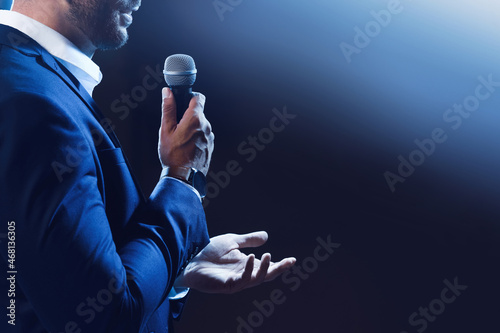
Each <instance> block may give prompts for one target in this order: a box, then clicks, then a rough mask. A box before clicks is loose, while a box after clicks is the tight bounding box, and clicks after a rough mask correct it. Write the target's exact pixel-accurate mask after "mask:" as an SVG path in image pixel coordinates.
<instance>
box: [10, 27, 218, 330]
mask: <svg viewBox="0 0 500 333" xmlns="http://www.w3.org/2000/svg"><path fill="white" fill-rule="evenodd" d="M8 221H14V222H15V226H16V269H17V272H18V273H17V275H16V283H17V288H16V297H15V300H16V326H15V327H13V326H10V325H7V324H6V322H7V320H5V318H4V319H2V320H1V323H0V325H1V326H0V328H1V331H2V332H10V331H15V332H54V333H55V332H75V333H76V332H93V333H96V332H167V330H168V328H167V326H168V325H169V319H171V318H172V317H177V316H178V315H179V311H180V309H182V304H172V306H170V305H171V304H169V303H170V302H169V300H168V299H167V294H168V292H169V290H170V288H171V287H172V284H173V282H174V280H175V277H176V276H177V274H178V273H179V271H180V269H181V267H182V266H183V265H184V264H185V263H186V262H187V260H188V259H189V258H190V257H192V256H193V255H195V254H196V252H198V251H200V250H201V249H202V248H203V247H204V246H206V245H207V244H208V242H209V238H208V232H207V227H206V221H205V215H204V212H203V208H202V205H201V203H200V201H199V199H198V197H197V196H196V195H195V194H194V193H193V191H192V190H190V189H189V188H188V187H187V186H185V185H184V184H182V183H180V182H178V181H176V180H172V179H168V178H165V179H163V180H161V181H160V182H159V183H158V184H157V186H156V188H155V190H154V192H153V193H152V195H151V196H150V197H149V198H148V199H145V198H144V197H143V195H142V192H141V190H140V188H139V186H138V185H137V182H136V181H135V180H134V177H133V175H132V173H131V171H130V167H129V165H128V162H127V160H126V157H125V156H124V154H123V152H122V150H121V147H120V145H119V142H118V140H117V139H116V137H115V135H114V133H113V132H112V129H111V128H110V126H109V123H108V122H107V121H106V119H104V117H103V115H102V113H101V112H100V111H99V109H98V108H97V106H96V105H95V102H94V101H93V100H92V98H91V97H90V96H89V95H88V94H87V92H86V91H85V90H84V89H83V88H82V87H81V86H80V85H79V83H78V81H76V79H75V78H74V77H73V76H72V75H71V74H70V73H69V72H68V71H67V70H66V69H65V68H64V67H63V66H62V65H61V64H60V63H59V62H58V61H57V60H56V59H55V58H54V57H52V56H51V55H50V54H49V53H48V52H47V51H46V50H44V49H43V48H42V47H41V46H40V45H38V44H37V43H36V42H35V41H33V40H32V39H30V38H29V37H28V36H26V35H24V34H22V33H20V32H18V31H17V30H15V29H12V28H10V27H6V26H2V25H0V233H6V232H7V222H8ZM0 241H2V242H1V243H0V253H1V257H2V260H1V262H2V267H3V268H2V274H4V273H3V272H6V263H7V244H6V243H7V242H6V241H5V239H0ZM0 290H2V291H1V295H2V297H1V299H2V303H1V307H2V308H3V309H5V307H6V306H7V302H8V298H7V297H6V296H7V295H6V292H4V291H7V290H8V285H7V281H6V279H5V278H1V279H0ZM171 309H176V311H174V313H171V312H172V311H171ZM2 317H5V315H2ZM4 328H5V329H4Z"/></svg>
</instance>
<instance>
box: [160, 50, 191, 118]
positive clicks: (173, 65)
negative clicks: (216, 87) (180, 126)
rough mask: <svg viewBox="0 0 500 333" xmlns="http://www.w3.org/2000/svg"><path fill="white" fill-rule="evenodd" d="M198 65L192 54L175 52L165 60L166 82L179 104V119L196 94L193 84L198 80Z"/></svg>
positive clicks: (164, 72)
mask: <svg viewBox="0 0 500 333" xmlns="http://www.w3.org/2000/svg"><path fill="white" fill-rule="evenodd" d="M196 73H197V70H196V65H195V63H194V60H193V58H192V57H191V56H188V55H186V54H174V55H171V56H170V57H168V58H167V60H165V67H164V70H163V74H164V76H165V82H167V85H168V87H169V88H170V90H172V93H173V94H174V98H175V103H176V105H177V121H179V120H180V119H181V118H182V116H183V115H184V112H185V111H186V110H187V108H188V107H189V101H191V98H192V97H193V96H194V94H193V84H194V82H195V81H196Z"/></svg>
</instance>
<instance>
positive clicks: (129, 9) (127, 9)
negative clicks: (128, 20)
mask: <svg viewBox="0 0 500 333" xmlns="http://www.w3.org/2000/svg"><path fill="white" fill-rule="evenodd" d="M140 7H141V2H140V1H139V2H133V3H130V4H127V6H124V7H123V8H124V9H122V10H120V12H121V13H123V14H128V15H132V12H136V11H138V10H139V8H140Z"/></svg>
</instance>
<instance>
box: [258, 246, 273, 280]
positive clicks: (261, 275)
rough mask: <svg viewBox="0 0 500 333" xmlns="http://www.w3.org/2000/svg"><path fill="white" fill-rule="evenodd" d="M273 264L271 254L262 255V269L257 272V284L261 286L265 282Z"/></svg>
mask: <svg viewBox="0 0 500 333" xmlns="http://www.w3.org/2000/svg"><path fill="white" fill-rule="evenodd" d="M270 264H271V254H270V253H265V254H263V255H262V258H261V259H260V267H259V270H258V271H257V274H256V276H255V283H256V284H260V283H262V282H264V280H265V278H266V276H267V270H268V269H269V266H270Z"/></svg>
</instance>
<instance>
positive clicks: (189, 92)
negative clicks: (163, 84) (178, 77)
mask: <svg viewBox="0 0 500 333" xmlns="http://www.w3.org/2000/svg"><path fill="white" fill-rule="evenodd" d="M170 89H171V90H172V93H173V94H174V98H175V104H176V106H177V122H179V121H180V120H181V118H182V116H183V115H184V112H186V110H187V108H188V107H189V102H190V101H191V98H193V97H194V94H193V88H192V87H190V86H187V87H186V86H178V87H170Z"/></svg>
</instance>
